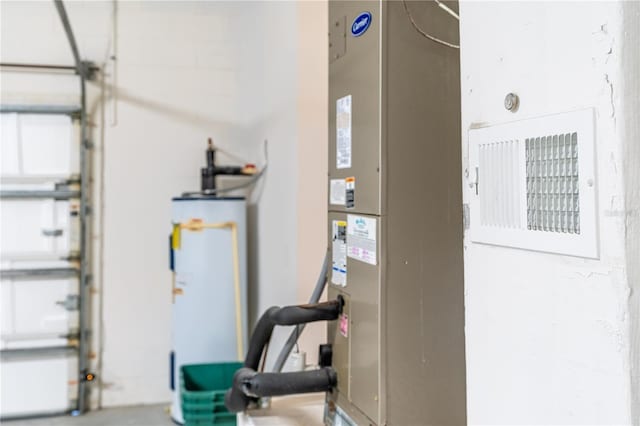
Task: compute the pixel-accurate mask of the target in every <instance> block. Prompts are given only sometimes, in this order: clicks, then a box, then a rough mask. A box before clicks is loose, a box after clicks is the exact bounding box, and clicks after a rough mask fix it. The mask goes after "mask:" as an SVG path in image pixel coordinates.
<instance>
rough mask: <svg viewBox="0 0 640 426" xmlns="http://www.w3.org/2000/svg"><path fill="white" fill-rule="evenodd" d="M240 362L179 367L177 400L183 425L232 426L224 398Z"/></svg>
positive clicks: (233, 417)
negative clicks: (178, 399)
mask: <svg viewBox="0 0 640 426" xmlns="http://www.w3.org/2000/svg"><path fill="white" fill-rule="evenodd" d="M241 367H242V363H241V362H221V363H216V364H193V365H183V366H182V367H181V368H180V400H181V405H182V416H183V418H184V421H185V425H187V426H191V425H194V426H195V425H224V426H232V425H235V424H236V415H235V414H234V413H230V412H229V411H227V408H226V407H225V405H224V395H225V393H226V391H227V389H229V388H230V387H231V385H232V383H233V375H234V374H235V372H236V371H237V370H238V369H239V368H241Z"/></svg>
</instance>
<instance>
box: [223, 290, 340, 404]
mask: <svg viewBox="0 0 640 426" xmlns="http://www.w3.org/2000/svg"><path fill="white" fill-rule="evenodd" d="M343 305H344V301H343V300H342V298H341V297H340V298H338V299H337V300H331V301H328V302H324V303H317V304H311V305H299V306H286V307H284V308H278V307H277V306H274V307H272V308H269V309H268V310H267V311H266V312H265V313H264V314H263V315H262V317H260V320H259V321H258V324H257V325H256V327H255V329H254V331H253V334H252V336H251V341H250V342H249V350H248V351H247V357H246V358H245V361H244V368H241V369H240V370H238V371H236V373H235V375H234V377H233V385H232V387H231V389H229V390H228V391H227V394H226V395H225V405H226V406H227V409H228V410H229V411H231V412H234V413H237V412H239V411H244V410H245V409H246V408H247V407H248V405H249V403H250V402H251V401H252V400H255V398H258V397H267V396H280V395H292V394H300V393H310V392H325V391H330V390H332V389H333V388H334V387H335V386H336V384H337V382H338V378H337V375H336V372H335V370H334V369H333V368H331V367H323V368H320V369H318V370H311V371H300V372H292V373H258V372H256V370H257V369H258V365H259V363H260V358H262V353H263V351H264V348H265V346H266V344H267V343H268V342H269V339H270V338H271V334H272V333H273V328H274V327H275V326H276V325H298V324H306V323H310V322H315V321H332V320H335V319H337V318H338V316H339V315H340V312H342V307H343Z"/></svg>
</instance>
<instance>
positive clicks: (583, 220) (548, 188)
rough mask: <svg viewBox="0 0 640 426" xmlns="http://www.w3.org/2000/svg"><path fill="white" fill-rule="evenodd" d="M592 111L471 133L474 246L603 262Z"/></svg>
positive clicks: (490, 127)
mask: <svg viewBox="0 0 640 426" xmlns="http://www.w3.org/2000/svg"><path fill="white" fill-rule="evenodd" d="M594 147H595V144H594V121H593V110H582V111H576V112H570V113H562V114H556V115H552V116H547V117H541V118H534V119H530V120H523V121H516V122H512V123H507V124H500V125H495V126H489V127H482V128H476V129H471V130H469V172H470V173H469V179H470V182H469V187H470V188H472V191H471V193H470V194H469V197H470V200H469V206H470V223H469V234H468V235H469V237H470V239H471V241H472V242H475V243H484V244H493V245H501V246H508V247H516V248H522V249H530V250H538V251H546V252H552V253H561V254H570V255H574V256H581V257H591V258H596V257H598V238H597V223H596V222H597V221H596V185H595V168H594V164H595V158H594Z"/></svg>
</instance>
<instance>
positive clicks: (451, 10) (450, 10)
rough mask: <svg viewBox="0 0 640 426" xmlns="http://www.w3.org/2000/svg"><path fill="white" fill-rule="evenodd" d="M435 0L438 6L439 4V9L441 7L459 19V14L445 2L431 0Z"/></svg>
mask: <svg viewBox="0 0 640 426" xmlns="http://www.w3.org/2000/svg"><path fill="white" fill-rule="evenodd" d="M433 1H435V2H436V3H437V4H438V6H440V8H441V9H443V10H444V11H445V12H447V13H448V14H449V15H451V16H453V17H454V18H456V19H457V20H458V21H459V20H460V15H458V14H457V13H456V12H455V11H454V10H453V9H451V8H450V7H449V6H447V5H446V4H444V3H442V2H441V1H439V0H433Z"/></svg>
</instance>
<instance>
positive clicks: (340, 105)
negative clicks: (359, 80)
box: [336, 95, 351, 169]
mask: <svg viewBox="0 0 640 426" xmlns="http://www.w3.org/2000/svg"><path fill="white" fill-rule="evenodd" d="M336 167H337V168H338V169H348V168H349V167H351V95H347V96H345V97H344V98H340V99H338V100H337V101H336Z"/></svg>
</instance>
